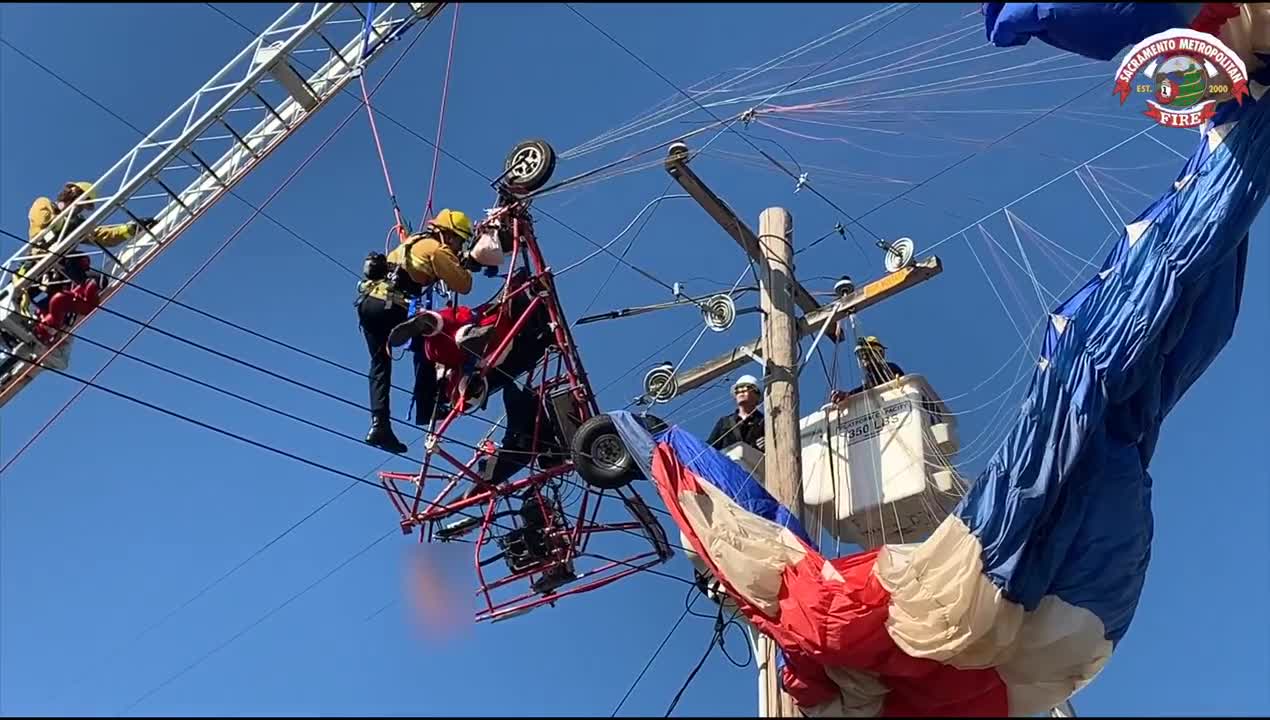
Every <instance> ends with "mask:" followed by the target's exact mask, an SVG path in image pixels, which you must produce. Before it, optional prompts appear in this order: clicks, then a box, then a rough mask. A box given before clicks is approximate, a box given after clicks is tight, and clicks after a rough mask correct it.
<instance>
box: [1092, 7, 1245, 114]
mask: <svg viewBox="0 0 1270 720" xmlns="http://www.w3.org/2000/svg"><path fill="white" fill-rule="evenodd" d="M1139 77H1141V81H1138V80H1137V78H1139ZM1113 92H1115V93H1116V94H1118V95H1119V96H1120V104H1121V105H1123V104H1124V103H1125V101H1126V100H1128V99H1129V95H1130V94H1139V95H1146V96H1147V98H1146V102H1147V109H1146V111H1145V112H1144V113H1143V114H1144V115H1146V116H1147V117H1149V118H1151V119H1153V120H1155V121H1156V122H1158V123H1159V124H1161V125H1164V126H1165V127H1180V128H1194V127H1199V126H1200V125H1202V124H1204V123H1205V122H1207V121H1208V119H1209V118H1211V117H1212V116H1213V112H1214V109H1215V108H1216V107H1217V104H1218V103H1219V102H1223V101H1226V100H1231V99H1233V100H1235V101H1236V102H1239V103H1242V102H1243V98H1244V96H1246V95H1247V94H1248V70H1247V68H1246V67H1245V66H1244V61H1243V60H1241V59H1240V58H1239V56H1238V55H1236V54H1235V53H1234V52H1232V51H1231V49H1230V48H1228V47H1226V45H1225V44H1224V43H1222V41H1221V40H1218V39H1217V38H1215V37H1213V36H1212V35H1209V34H1208V33H1203V32H1198V31H1196V30H1189V29H1181V28H1179V29H1174V30H1166V31H1165V32H1162V33H1158V34H1156V35H1152V36H1151V37H1149V38H1147V39H1146V40H1143V41H1142V42H1140V43H1138V44H1137V45H1135V46H1134V47H1133V49H1132V50H1130V51H1129V53H1128V54H1127V55H1125V58H1124V60H1123V61H1121V63H1120V69H1118V70H1117V71H1116V85H1115V88H1114V90H1113Z"/></svg>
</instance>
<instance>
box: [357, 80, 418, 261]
mask: <svg viewBox="0 0 1270 720" xmlns="http://www.w3.org/2000/svg"><path fill="white" fill-rule="evenodd" d="M357 82H358V84H360V85H361V88H362V104H363V105H365V106H366V117H367V118H369V119H370V135H371V137H372V138H374V140H375V152H376V153H378V154H379V166H380V167H381V168H383V171H384V184H385V185H386V186H387V187H388V201H389V202H391V203H392V214H393V218H394V219H395V220H396V221H397V225H396V230H397V234H398V236H400V238H401V239H402V240H403V241H404V240H405V239H406V235H407V234H409V232H410V230H409V228H408V227H407V226H406V221H405V219H404V218H403V217H402V216H401V206H400V205H398V204H397V192H396V191H395V190H393V187H392V175H391V174H390V173H389V172H388V158H386V157H385V156H384V145H383V143H382V142H380V140H379V128H378V127H376V126H375V110H374V108H372V107H371V105H370V93H368V92H367V90H366V75H365V74H364V73H363V74H362V75H358V76H357Z"/></svg>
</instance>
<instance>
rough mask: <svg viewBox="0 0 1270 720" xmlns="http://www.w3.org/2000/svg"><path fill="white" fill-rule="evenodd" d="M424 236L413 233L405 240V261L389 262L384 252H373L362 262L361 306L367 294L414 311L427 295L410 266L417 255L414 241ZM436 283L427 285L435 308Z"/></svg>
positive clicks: (357, 300)
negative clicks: (414, 249) (412, 274)
mask: <svg viewBox="0 0 1270 720" xmlns="http://www.w3.org/2000/svg"><path fill="white" fill-rule="evenodd" d="M423 237H424V235H422V234H416V235H411V236H409V237H407V238H406V239H405V241H404V242H402V246H403V247H402V264H401V265H395V264H393V263H389V262H388V257H387V256H386V255H384V254H383V253H378V252H371V253H370V254H368V255H367V256H366V260H365V261H364V262H363V264H362V280H361V281H359V282H358V283H357V299H356V300H354V301H353V304H354V305H359V304H361V302H362V301H363V300H365V299H366V298H367V297H371V298H375V299H376V300H383V301H384V305H385V307H391V306H393V305H396V306H398V307H402V308H406V309H407V311H408V312H409V313H411V314H413V313H414V310H415V306H416V301H417V300H418V299H419V297H420V296H421V295H423V293H424V290H425V288H424V287H423V286H421V285H419V283H417V282H415V281H414V279H412V278H411V277H410V272H409V271H410V266H411V264H412V263H413V258H414V255H413V253H412V252H411V250H412V248H413V247H414V244H415V243H417V242H419V240H421V239H422V238H423ZM432 285H433V283H428V286H427V288H426V290H427V293H428V299H429V303H428V305H429V307H431V296H432Z"/></svg>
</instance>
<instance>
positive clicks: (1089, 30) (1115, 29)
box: [982, 2, 1226, 60]
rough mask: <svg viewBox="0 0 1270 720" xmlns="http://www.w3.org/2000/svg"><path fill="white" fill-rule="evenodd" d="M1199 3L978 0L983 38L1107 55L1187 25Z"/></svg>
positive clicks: (1100, 57)
mask: <svg viewBox="0 0 1270 720" xmlns="http://www.w3.org/2000/svg"><path fill="white" fill-rule="evenodd" d="M1204 4H1205V3H1145V2H1121V3H1083V2H1066V3H984V4H983V8H982V12H983V16H984V25H985V27H986V30H987V34H988V41H989V42H991V43H992V44H993V45H996V46H997V47H1014V46H1017V45H1026V44H1027V43H1028V41H1029V40H1031V39H1032V38H1036V39H1037V40H1040V41H1041V42H1044V43H1046V44H1047V45H1052V46H1054V47H1056V48H1058V49H1060V50H1066V51H1068V52H1072V53H1076V54H1077V55H1083V56H1085V57H1087V58H1094V59H1095V60H1110V59H1112V58H1113V57H1115V56H1116V53H1118V52H1120V51H1121V50H1123V49H1125V48H1127V47H1131V46H1133V45H1135V44H1136V43H1138V42H1139V41H1141V40H1144V39H1146V38H1148V37H1150V36H1152V35H1154V34H1156V33H1158V32H1163V31H1165V30H1170V29H1172V28H1179V27H1187V26H1188V25H1189V24H1190V23H1191V21H1192V20H1194V19H1195V17H1196V16H1197V15H1198V14H1199V12H1200V9H1201V6H1203V5H1204ZM1221 4H1226V3H1221Z"/></svg>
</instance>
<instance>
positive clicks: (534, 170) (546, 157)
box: [503, 139, 556, 195]
mask: <svg viewBox="0 0 1270 720" xmlns="http://www.w3.org/2000/svg"><path fill="white" fill-rule="evenodd" d="M503 170H504V176H503V183H504V184H505V185H506V186H507V189H508V190H510V191H511V192H513V193H516V194H517V195H526V194H529V193H531V192H534V191H535V190H538V189H539V188H541V187H542V186H543V185H546V184H547V181H548V180H550V179H551V174H552V173H554V172H555V171H556V151H555V149H554V148H552V147H551V145H550V144H549V143H548V142H547V141H546V140H538V139H534V140H524V141H522V142H520V143H519V144H517V145H516V147H514V148H512V151H511V153H510V154H509V155H508V156H507V161H506V162H505V163H504V164H503Z"/></svg>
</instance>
